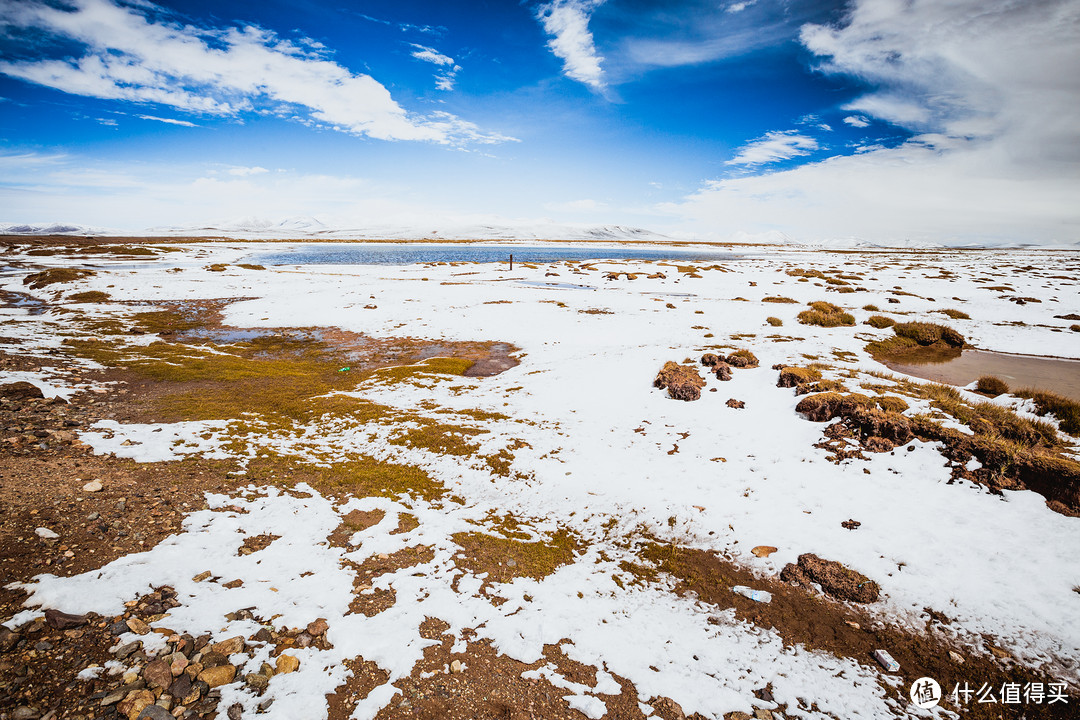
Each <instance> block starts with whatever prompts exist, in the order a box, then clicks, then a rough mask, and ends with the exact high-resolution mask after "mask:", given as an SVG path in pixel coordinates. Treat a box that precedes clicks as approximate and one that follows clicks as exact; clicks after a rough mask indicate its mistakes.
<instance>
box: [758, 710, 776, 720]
mask: <svg viewBox="0 0 1080 720" xmlns="http://www.w3.org/2000/svg"><path fill="white" fill-rule="evenodd" d="M772 717H773V714H772V713H771V712H769V711H768V710H766V709H765V708H754V718H756V720H772Z"/></svg>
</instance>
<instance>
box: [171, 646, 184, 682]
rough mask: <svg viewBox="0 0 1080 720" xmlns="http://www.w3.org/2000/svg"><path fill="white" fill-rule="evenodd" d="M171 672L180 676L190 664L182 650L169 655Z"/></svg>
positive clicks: (175, 675)
mask: <svg viewBox="0 0 1080 720" xmlns="http://www.w3.org/2000/svg"><path fill="white" fill-rule="evenodd" d="M168 660H169V672H170V673H171V674H172V676H173V677H180V676H181V675H182V674H183V673H184V669H185V668H186V667H187V666H188V659H187V658H186V657H185V656H184V653H182V652H174V653H173V654H172V655H170V656H169V658H168Z"/></svg>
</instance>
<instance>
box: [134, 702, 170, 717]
mask: <svg viewBox="0 0 1080 720" xmlns="http://www.w3.org/2000/svg"><path fill="white" fill-rule="evenodd" d="M138 720H173V715H172V713H171V712H169V711H168V710H166V709H165V708H163V707H161V706H160V705H147V706H146V707H144V708H143V710H142V712H141V713H139V717H138Z"/></svg>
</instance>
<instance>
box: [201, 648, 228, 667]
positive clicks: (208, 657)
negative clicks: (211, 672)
mask: <svg viewBox="0 0 1080 720" xmlns="http://www.w3.org/2000/svg"><path fill="white" fill-rule="evenodd" d="M199 662H201V663H202V664H203V667H204V668H212V667H218V666H219V665H228V664H229V658H227V657H225V656H224V655H222V654H221V653H219V652H214V651H213V650H211V651H209V652H205V653H203V656H202V658H201V659H200V660H199Z"/></svg>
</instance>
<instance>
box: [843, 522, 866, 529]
mask: <svg viewBox="0 0 1080 720" xmlns="http://www.w3.org/2000/svg"><path fill="white" fill-rule="evenodd" d="M860 525H862V523H861V522H859V521H858V520H845V521H844V522H842V523H840V527H842V528H845V529H847V530H855V529H856V528H858V527H859V526H860Z"/></svg>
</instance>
